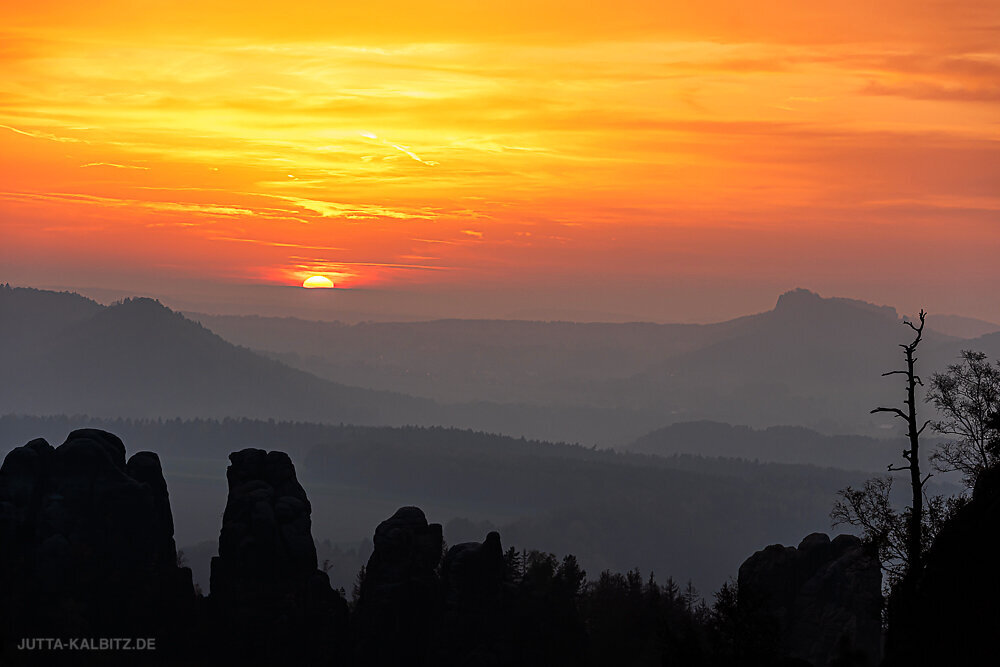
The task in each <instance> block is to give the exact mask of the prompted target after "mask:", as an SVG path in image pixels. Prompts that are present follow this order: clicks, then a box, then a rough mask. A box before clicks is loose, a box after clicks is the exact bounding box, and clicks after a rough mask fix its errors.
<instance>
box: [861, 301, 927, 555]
mask: <svg viewBox="0 0 1000 667" xmlns="http://www.w3.org/2000/svg"><path fill="white" fill-rule="evenodd" d="M926 317H927V313H925V312H924V311H923V310H921V311H920V326H916V325H915V324H913V322H910V321H908V320H907V321H904V324H906V325H907V326H908V327H910V328H911V329H913V330H914V331H915V332H916V336H915V337H914V339H913V341H912V342H910V343H909V344H906V343H901V344H900V347H901V348H903V354H904V356H905V358H906V368H905V369H904V370H897V371H889V372H888V373H882V376H883V377H885V376H887V375H905V376H906V399H905V400H904V401H903V404H904V406H905V408H906V409H905V410H901V409H900V408H882V407H879V408H875V409H874V410H872V414H874V413H876V412H891V413H892V414H894V415H896V416H897V417H899V418H900V419H902V420H903V421H905V422H906V435H907V437H908V438H909V440H910V448H909V449H905V450H903V458H904V459H906V461H907V465H905V466H893V465H892V464H890V465H889V470H890V471H896V470H908V471H909V472H910V488H911V490H912V492H913V500H912V505H911V508H910V520H909V525H908V526H907V536H906V555H907V561H908V563H907V570H908V571H909V572H910V573H916V572H918V571H919V570H920V566H921V555H922V551H923V535H921V531H922V529H923V519H924V484H926V483H927V480H928V479H930V475H927V476H926V477H924V478H923V479H921V477H920V434H921V433H923V432H924V429H925V428H927V424H928V423H930V420H928V421H925V422H924V423H923V425H921V426H920V427H918V426H917V403H916V397H915V395H916V390H917V385H920V386H921V387H922V386H923V385H924V383H923V382H922V381H921V380H920V376H919V375H917V374H916V371H915V370H914V369H915V365H916V362H917V358H916V356H914V355H915V353H916V351H917V345H919V344H920V340H921V338H922V337H923V335H924V319H925V318H926Z"/></svg>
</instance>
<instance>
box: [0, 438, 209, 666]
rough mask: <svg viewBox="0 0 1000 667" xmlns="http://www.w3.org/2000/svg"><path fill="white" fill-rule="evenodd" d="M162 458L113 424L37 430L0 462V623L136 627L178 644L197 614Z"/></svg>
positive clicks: (72, 631)
mask: <svg viewBox="0 0 1000 667" xmlns="http://www.w3.org/2000/svg"><path fill="white" fill-rule="evenodd" d="M173 533H174V526H173V519H172V517H171V513H170V501H169V498H168V496H167V486H166V482H165V481H164V479H163V473H162V471H161V469H160V461H159V459H158V458H157V456H156V454H154V453H152V452H139V453H137V454H135V455H133V456H132V458H131V459H129V461H128V462H127V463H126V460H125V446H124V444H122V441H121V440H120V439H118V437H116V436H115V435H113V434H111V433H108V432H106V431H99V430H94V429H83V430H77V431H73V432H72V433H70V434H69V437H68V438H67V439H66V441H65V442H64V443H63V444H62V445H60V446H59V447H56V448H53V447H52V446H51V445H49V444H48V443H47V442H46V441H45V440H42V439H37V440H32V441H31V442H29V443H28V444H26V445H24V446H23V447H18V448H17V449H14V450H13V451H11V452H10V453H9V454H8V455H7V457H6V458H5V460H4V462H3V466H2V467H0V583H2V587H0V590H2V593H0V632H2V633H3V635H2V642H3V646H2V648H3V650H4V651H5V652H6V651H8V650H10V648H11V645H12V643H15V642H17V641H19V640H20V638H23V637H135V638H139V637H142V638H150V637H155V638H156V639H157V640H158V646H157V650H158V651H160V655H164V654H170V653H171V652H173V651H176V650H177V649H178V648H179V645H180V642H181V641H182V638H183V637H185V636H187V635H188V634H189V633H190V624H191V623H192V622H193V620H194V590H193V587H192V584H191V571H190V570H188V569H187V568H181V567H178V566H177V553H176V550H175V547H174V538H173Z"/></svg>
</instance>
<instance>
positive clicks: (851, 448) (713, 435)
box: [622, 421, 899, 472]
mask: <svg viewBox="0 0 1000 667" xmlns="http://www.w3.org/2000/svg"><path fill="white" fill-rule="evenodd" d="M622 449H623V450H624V451H628V452H636V453H642V454H655V455H657V456H677V455H685V454H687V455H696V456H718V457H727V458H728V457H733V458H741V459H747V460H753V461H762V462H769V463H785V464H808V465H818V466H829V467H836V468H843V469H847V470H865V471H870V472H883V471H884V470H885V467H886V464H887V462H889V461H891V460H893V458H894V457H895V456H896V455H897V454H898V450H899V447H898V446H897V443H896V442H894V441H892V440H890V439H886V438H872V437H868V436H863V435H824V434H822V433H817V432H816V431H813V430H810V429H807V428H803V427H801V426H771V427H768V428H766V429H753V428H750V427H749V426H734V425H731V424H724V423H721V422H712V421H697V422H680V423H676V424H671V425H670V426H665V427H664V428H661V429H657V430H655V431H652V432H650V433H647V434H646V435H644V436H642V437H641V438H638V439H636V440H635V441H634V442H632V443H631V444H629V445H628V446H626V447H624V448H622Z"/></svg>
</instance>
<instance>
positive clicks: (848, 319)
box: [193, 289, 977, 444]
mask: <svg viewBox="0 0 1000 667" xmlns="http://www.w3.org/2000/svg"><path fill="white" fill-rule="evenodd" d="M193 317H195V318H196V319H198V320H199V321H201V322H202V323H203V324H205V325H206V326H208V327H210V328H212V329H213V330H214V331H216V332H218V333H219V334H220V335H222V336H224V337H226V338H227V339H229V340H233V341H235V342H238V343H240V344H242V345H246V346H248V347H251V348H253V349H257V350H261V351H262V352H264V353H266V354H268V355H270V356H273V357H274V358H277V359H280V360H282V361H284V362H286V363H288V364H289V365H292V366H296V367H299V368H304V369H308V370H309V371H310V372H313V373H316V374H318V375H321V376H323V377H326V378H329V379H333V380H338V381H341V382H348V383H350V384H354V385H358V386H366V387H371V388H378V389H387V388H394V389H398V390H401V391H405V392H407V393H408V394H412V395H419V396H423V397H428V398H433V399H435V400H439V401H446V402H458V401H461V402H466V401H484V402H492V401H497V402H510V403H515V402H516V403H518V404H524V403H530V404H533V405H537V406H542V407H545V408H551V407H553V406H559V407H560V408H563V409H569V408H580V407H584V408H590V409H597V410H602V411H603V412H604V414H603V415H602V416H603V418H604V421H606V422H608V423H609V424H610V423H611V422H614V421H616V418H617V421H619V422H621V421H623V420H621V416H620V415H621V411H628V412H629V413H630V414H631V417H630V419H629V420H628V421H631V422H633V423H636V422H641V423H648V424H652V425H653V426H654V427H655V426H661V425H663V424H668V423H671V422H676V421H691V420H697V419H710V420H715V421H726V422H731V423H745V424H750V425H752V426H756V427H764V426H770V425H772V424H776V423H783V424H795V425H802V426H808V427H810V428H813V429H817V430H820V431H823V432H826V433H836V432H844V433H852V432H853V433H867V434H869V435H873V434H877V433H882V432H884V431H883V430H882V427H883V426H884V425H885V424H886V421H885V420H879V419H877V418H872V417H870V416H869V415H868V411H869V410H870V409H871V407H872V406H873V405H874V404H876V403H879V402H882V401H884V400H886V396H887V395H892V393H891V392H892V391H893V386H892V385H891V383H890V382H889V381H880V378H879V374H880V373H882V372H883V371H884V370H888V369H890V368H893V367H895V365H896V364H897V363H898V359H897V356H898V347H897V344H898V343H899V341H900V340H901V339H903V338H905V337H906V330H905V329H904V328H903V327H902V326H901V325H900V322H901V320H900V319H899V317H898V314H897V313H896V311H895V310H894V309H893V308H891V307H888V306H877V305H873V304H870V303H867V302H864V301H859V300H855V299H844V298H823V297H820V296H819V295H817V294H815V293H813V292H810V291H808V290H804V289H797V290H792V291H790V292H787V293H785V294H783V295H781V296H780V297H779V298H778V300H777V302H776V304H775V308H774V309H773V310H770V311H767V312H764V313H759V314H757V315H750V316H746V317H741V318H737V319H734V320H730V321H727V322H720V323H716V324H705V325H691V324H652V323H622V324H611V323H599V324H598V323H588V324H581V323H569V322H523V321H495V320H440V321H434V322H405V323H385V322H380V323H362V324H355V325H346V324H340V323H331V322H308V321H304V320H296V319H293V318H261V317H218V316H211V315H193ZM934 322H935V316H934V314H933V313H932V314H931V316H930V318H929V329H933V327H934ZM976 342H977V341H963V340H958V339H955V338H952V337H949V336H945V335H943V334H939V333H936V332H929V333H928V334H927V336H926V341H925V343H924V352H925V354H924V356H923V357H922V361H923V362H926V363H925V366H924V368H923V372H924V373H925V374H929V371H931V370H940V369H943V368H944V365H945V364H947V363H949V362H950V361H951V360H952V359H953V358H954V357H956V356H957V353H958V350H959V349H961V347H962V346H963V345H972V344H974V343H976ZM522 409H523V410H525V411H527V408H522ZM579 414H580V413H576V415H574V416H575V418H579ZM584 414H585V413H584ZM568 417H569V414H564V415H558V414H556V413H553V415H552V419H551V422H552V428H551V430H550V431H548V432H546V433H544V436H545V437H550V438H551V437H554V438H559V439H579V438H578V437H576V436H575V435H574V436H572V437H570V436H569V435H568V433H569V431H568V430H567V428H566V427H567V426H568V422H567V421H566V420H567V418H568ZM511 418H512V419H513V418H514V416H513V415H511ZM534 421H537V420H534ZM627 430H628V426H626V425H624V424H622V425H620V426H619V425H616V426H615V427H614V428H610V427H608V426H605V427H604V429H603V432H608V433H612V434H613V437H612V438H611V439H610V440H601V442H603V443H605V444H614V443H616V442H617V444H624V443H625V442H627V435H626V431H627ZM632 432H633V433H635V430H633V431H632ZM538 435H542V434H538Z"/></svg>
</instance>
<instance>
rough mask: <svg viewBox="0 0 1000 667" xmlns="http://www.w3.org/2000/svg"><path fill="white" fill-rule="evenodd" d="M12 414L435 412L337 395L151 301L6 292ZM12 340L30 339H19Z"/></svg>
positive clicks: (390, 400)
mask: <svg viewBox="0 0 1000 667" xmlns="http://www.w3.org/2000/svg"><path fill="white" fill-rule="evenodd" d="M0 308H2V309H3V313H4V315H5V319H4V322H5V329H6V323H7V322H12V323H15V324H14V331H15V334H14V335H10V334H5V335H4V342H5V345H4V349H5V353H6V355H7V359H8V363H7V365H6V367H5V369H4V372H5V382H4V383H3V386H2V387H0V403H2V405H3V406H4V409H5V411H7V412H12V413H34V414H52V413H67V412H68V413H86V414H93V415H103V416H133V417H143V416H182V417H184V416H186V417H193V416H222V415H229V416H255V417H280V418H285V419H311V420H317V421H332V422H340V421H345V422H353V423H374V424H379V423H398V424H403V423H421V421H422V419H423V416H424V415H425V414H428V413H430V414H433V411H434V409H435V405H434V404H433V403H432V402H430V401H426V400H421V399H415V398H411V397H406V396H403V395H400V394H395V393H390V392H378V391H372V390H368V389H358V388H353V387H347V386H343V385H338V384H335V383H332V382H329V381H327V380H322V379H320V378H317V377H315V376H312V375H309V374H308V373H305V372H303V371H300V370H296V369H292V368H289V367H287V366H284V365H283V364H280V363H278V362H275V361H273V360H269V359H265V358H262V357H260V356H259V355H257V354H254V353H253V352H251V351H249V350H247V349H245V348H240V347H237V346H235V345H232V344H231V343H228V342H226V341H224V340H223V339H221V338H220V337H218V336H217V335H215V334H213V333H212V332H211V331H209V330H207V329H205V328H204V327H202V326H201V325H199V324H197V323H195V322H191V321H190V320H187V319H186V318H184V317H183V316H182V315H180V314H178V313H175V312H173V311H171V310H169V309H168V308H166V307H164V306H162V305H161V304H160V303H159V302H156V301H153V300H150V299H126V300H125V301H122V302H120V303H117V304H114V305H112V306H109V307H102V306H100V305H99V304H96V303H94V302H92V301H89V300H86V299H82V298H81V297H76V298H72V296H71V295H66V296H63V295H55V296H53V293H51V292H40V291H37V290H30V291H29V290H23V291H22V290H20V289H12V290H4V291H3V292H2V293H0ZM17 331H22V332H34V333H35V335H33V336H28V335H25V334H23V333H22V334H20V335H18V334H16V332H17Z"/></svg>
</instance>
